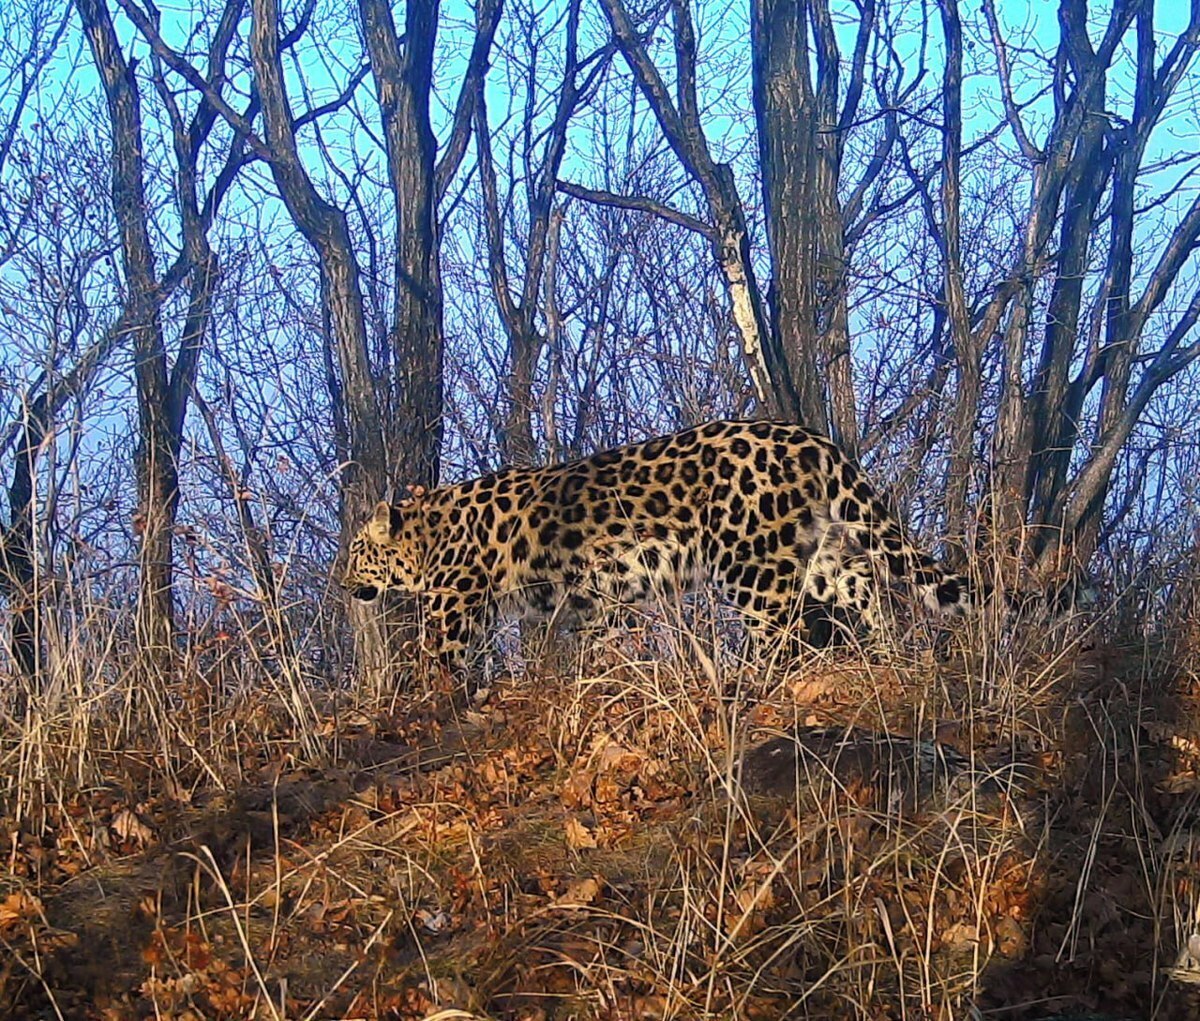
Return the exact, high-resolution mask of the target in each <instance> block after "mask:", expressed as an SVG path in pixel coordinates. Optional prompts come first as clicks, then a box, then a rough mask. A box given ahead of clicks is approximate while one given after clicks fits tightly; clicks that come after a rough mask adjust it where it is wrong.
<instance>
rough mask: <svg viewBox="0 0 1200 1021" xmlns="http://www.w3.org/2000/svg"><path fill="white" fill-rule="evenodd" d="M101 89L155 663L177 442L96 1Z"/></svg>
mask: <svg viewBox="0 0 1200 1021" xmlns="http://www.w3.org/2000/svg"><path fill="white" fill-rule="evenodd" d="M76 6H77V8H78V10H79V13H80V17H81V19H82V21H83V26H84V31H85V33H86V35H87V38H88V43H89V45H90V47H91V50H92V56H93V59H94V61H95V64H96V68H97V70H98V71H99V73H100V77H101V81H102V82H103V85H104V92H105V98H106V99H107V103H108V114H109V121H110V124H111V129H112V199H113V208H114V210H115V212H116V218H117V224H118V227H119V229H120V233H121V251H122V263H123V267H124V273H125V288H126V295H125V302H126V308H127V310H128V312H129V315H128V320H129V324H130V333H131V335H132V340H133V345H132V346H133V359H134V362H133V365H134V379H135V383H136V387H137V399H138V426H139V435H140V440H139V444H138V448H137V455H136V459H137V477H138V511H137V519H136V522H135V531H137V532H138V533H139V538H140V547H139V554H138V561H139V569H140V574H139V592H138V607H137V616H136V621H137V635H138V642H139V646H140V647H141V648H142V649H143V650H144V651H146V652H147V653H149V654H150V657H151V660H152V661H154V662H155V663H157V664H158V665H159V666H162V665H164V664H165V662H166V659H165V657H166V655H167V653H168V652H169V650H170V647H171V642H172V635H173V630H174V608H173V602H172V591H171V575H172V563H171V556H172V540H171V530H172V526H173V525H174V521H175V511H176V508H177V506H178V501H179V489H178V474H177V471H178V469H177V465H176V453H177V449H178V447H177V442H176V441H175V438H174V437H173V435H172V429H171V424H172V423H171V420H170V418H171V416H170V414H169V402H170V392H169V386H168V379H167V365H166V347H165V345H164V342H163V334H162V323H161V321H160V318H159V309H160V305H161V299H160V298H159V296H158V292H159V287H158V281H157V279H156V277H155V268H154V253H153V250H152V248H151V245H150V236H149V230H148V227H147V207H146V189H145V180H144V167H143V157H142V152H143V146H142V121H141V110H140V102H139V97H138V90H137V82H136V80H135V78H134V75H133V69H132V68H131V67H130V65H129V64H127V63H126V61H125V58H124V55H123V54H122V52H121V48H120V44H119V42H118V40H117V35H116V31H115V29H114V27H113V24H112V21H111V19H110V18H109V14H108V9H107V8H106V7H105V5H104V2H103V0H76Z"/></svg>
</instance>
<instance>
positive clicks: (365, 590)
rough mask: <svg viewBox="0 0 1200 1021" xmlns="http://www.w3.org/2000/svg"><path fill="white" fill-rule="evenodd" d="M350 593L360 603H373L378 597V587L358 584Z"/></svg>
mask: <svg viewBox="0 0 1200 1021" xmlns="http://www.w3.org/2000/svg"><path fill="white" fill-rule="evenodd" d="M350 594H351V595H352V596H353V597H354V598H355V599H357V600H358V601H359V602H362V603H373V602H375V600H376V599H377V598H378V597H379V589H378V588H376V587H375V586H374V585H359V586H358V587H357V588H355V589H353V590H352V591H351V592H350Z"/></svg>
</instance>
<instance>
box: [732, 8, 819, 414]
mask: <svg viewBox="0 0 1200 1021" xmlns="http://www.w3.org/2000/svg"><path fill="white" fill-rule="evenodd" d="M807 14H808V4H807V3H806V2H804V0H754V4H753V8H752V17H751V37H750V38H751V44H752V47H753V57H752V68H753V73H754V115H755V123H756V125H757V128H758V149H759V161H760V165H761V167H762V187H763V206H764V210H765V212H766V222H767V243H768V246H769V248H770V252H771V266H772V271H773V272H772V279H771V287H770V289H769V291H768V299H769V303H770V312H771V326H772V330H773V332H774V334H775V336H776V337H778V339H779V343H780V345H781V346H782V348H783V351H784V353H785V357H786V359H787V364H788V367H789V370H790V374H791V377H792V379H793V380H795V383H796V390H797V398H798V401H799V405H800V413H801V416H802V420H803V421H804V423H805V424H806V425H808V426H809V427H810V428H813V429H817V430H819V431H821V432H825V431H827V430H828V427H829V421H828V416H827V415H826V410H825V387H824V385H823V381H822V374H821V373H820V372H819V371H818V364H819V351H820V334H819V326H818V322H817V306H818V295H817V292H818V282H817V276H818V273H817V262H818V258H817V252H818V250H819V248H820V244H821V240H820V237H819V235H820V233H821V228H822V226H823V224H822V223H821V216H822V215H823V212H824V211H823V210H821V211H818V214H817V215H815V216H814V215H813V213H814V210H816V209H817V187H816V177H817V162H818V159H819V156H818V152H817V148H818V142H817V131H818V122H817V117H816V111H815V109H814V106H815V100H814V97H813V91H812V84H811V81H810V74H809V66H808V65H809V45H808V25H807V21H806V19H807Z"/></svg>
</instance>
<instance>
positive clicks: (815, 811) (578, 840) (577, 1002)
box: [0, 628, 1200, 1021]
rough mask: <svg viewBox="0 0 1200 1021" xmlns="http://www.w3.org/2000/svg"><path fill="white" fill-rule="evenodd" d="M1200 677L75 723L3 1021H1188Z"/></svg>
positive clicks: (829, 680) (1149, 670) (852, 682)
mask: <svg viewBox="0 0 1200 1021" xmlns="http://www.w3.org/2000/svg"><path fill="white" fill-rule="evenodd" d="M1100 630H1105V629H1103V628H1101V629H1100ZM230 641H232V640H230ZM962 645H963V648H964V649H966V648H969V645H970V640H969V639H967V640H966V641H964V642H962ZM1195 652H1196V650H1194V649H1192V650H1189V649H1188V648H1187V646H1186V643H1184V644H1180V643H1179V642H1172V643H1170V644H1168V643H1165V642H1161V641H1160V642H1157V643H1143V644H1140V645H1137V646H1136V647H1135V646H1133V645H1129V644H1119V643H1114V644H1105V643H1104V642H1101V641H1099V640H1097V639H1095V637H1094V635H1093V637H1092V638H1090V639H1089V640H1087V641H1086V642H1082V643H1081V642H1078V641H1076V643H1075V644H1068V645H1066V646H1060V649H1059V652H1058V653H1049V652H1036V651H1034V650H1033V649H1032V648H1030V649H1023V650H1021V651H1020V652H1019V653H1014V652H1011V650H1010V651H1009V652H1007V653H1006V654H1005V656H1003V657H1001V656H999V655H993V656H991V657H989V658H988V659H989V661H988V662H981V661H980V657H978V656H977V655H966V654H964V653H963V652H962V651H961V650H960V651H959V652H957V653H955V652H951V654H950V655H949V656H948V657H944V656H937V657H935V656H933V655H932V654H928V655H923V656H918V657H916V658H915V659H914V658H912V657H911V656H910V657H909V659H908V660H906V661H901V660H888V659H887V658H886V657H885V658H883V660H882V661H881V660H880V657H878V656H876V657H874V659H873V660H871V661H868V660H867V659H866V658H864V657H863V656H862V655H861V654H856V653H852V652H847V651H841V652H828V653H821V654H814V655H813V656H812V657H810V658H808V659H806V660H805V662H804V663H802V664H800V665H798V666H797V667H795V668H793V669H791V670H789V671H782V670H779V669H752V668H748V667H742V668H739V669H733V668H721V669H718V668H717V667H714V666H713V665H712V664H711V663H709V665H708V666H707V668H705V667H704V666H702V665H699V664H697V663H696V661H695V657H694V656H688V655H686V654H680V655H678V656H674V657H672V656H666V655H663V653H662V650H661V649H659V650H654V649H650V648H648V647H647V648H645V649H642V650H639V649H637V648H633V647H631V646H630V643H629V642H628V641H627V642H626V643H625V645H624V647H623V648H622V649H621V651H620V654H619V655H611V654H608V653H606V652H605V651H603V650H599V651H597V650H592V655H591V656H590V657H589V658H590V662H589V664H588V666H587V667H586V669H585V668H578V669H572V670H567V671H562V672H560V673H558V674H556V675H555V676H533V675H522V676H519V677H515V678H514V677H507V676H505V677H501V678H499V679H497V680H496V681H495V682H494V683H493V684H492V685H491V687H490V688H489V689H487V690H485V691H483V692H481V693H479V695H478V697H476V698H474V699H472V700H470V701H469V702H468V700H467V699H466V698H465V697H458V696H455V695H453V694H452V690H453V686H452V685H451V684H450V682H449V679H448V678H443V679H442V680H441V681H440V682H439V683H437V684H434V685H432V686H430V689H429V690H426V691H425V693H424V694H421V695H414V694H409V695H394V696H393V697H391V698H389V699H386V700H385V699H382V698H381V699H379V700H376V701H371V700H368V699H366V698H364V697H362V696H361V695H359V696H354V697H352V696H350V695H348V694H345V693H343V694H340V695H337V696H335V695H333V694H330V693H318V692H314V691H312V690H304V691H301V690H298V689H296V688H291V687H288V686H287V685H286V684H283V683H276V684H274V685H257V686H245V687H242V688H240V689H238V690H230V688H229V686H228V685H227V684H226V683H225V682H223V681H222V680H221V673H222V667H221V663H220V662H218V663H217V664H216V665H215V666H213V665H211V664H210V665H209V666H208V667H205V668H204V669H201V668H200V667H199V666H195V665H193V666H191V667H186V668H181V670H180V671H179V673H178V677H177V680H175V681H173V682H172V683H171V684H170V685H169V686H168V687H167V690H165V691H161V692H159V693H158V696H157V697H156V699H154V700H153V701H154V702H155V704H156V705H158V706H159V707H160V708H159V710H158V711H152V712H143V711H141V710H139V709H138V708H137V706H136V705H134V704H133V703H134V702H135V701H136V700H135V699H133V700H130V701H128V702H126V703H124V704H122V703H121V702H120V698H121V697H126V698H128V692H127V690H126V691H125V695H123V696H122V695H121V694H120V692H119V691H118V692H117V693H114V691H113V690H110V691H108V692H107V693H103V692H102V693H100V694H99V695H97V696H95V704H94V705H90V706H87V707H84V708H80V707H78V706H77V707H76V708H75V709H74V710H72V708H71V705H70V703H71V700H70V699H69V698H63V699H61V700H60V703H59V704H60V705H61V707H62V708H61V709H60V710H58V712H57V715H46V714H42V713H41V712H39V714H38V715H37V716H36V717H27V718H25V719H24V720H23V721H21V722H20V723H19V724H18V723H17V722H16V721H12V720H10V721H9V722H8V723H7V724H5V726H6V728H7V729H6V731H5V732H4V734H3V738H2V740H3V744H2V746H0V752H2V755H3V758H2V759H0V762H2V763H3V765H2V766H0V779H2V780H3V782H4V788H3V789H4V790H5V791H6V792H7V793H6V794H5V800H4V801H3V802H0V813H2V814H0V829H2V833H3V838H4V855H5V859H4V864H3V871H2V872H0V943H2V946H3V950H4V952H3V953H0V962H2V963H0V1016H9V1017H14V1018H52V1017H61V1018H106V1019H114V1021H115V1019H122V1018H148V1017H157V1018H173V1019H184V1018H248V1017H256V1018H275V1019H282V1018H289V1019H290V1018H297V1019H299V1018H405V1019H407V1018H423V1017H436V1018H440V1019H446V1021H450V1019H470V1018H476V1017H478V1018H485V1019H486V1018H495V1019H514V1021H516V1019H522V1021H540V1019H544V1021H562V1019H581V1021H582V1019H596V1021H601V1019H605V1021H617V1019H622V1021H624V1019H629V1021H634V1019H643V1018H645V1019H668V1018H678V1019H692V1018H730V1019H735V1018H736V1019H760V1018H761V1019H775V1018H791V1017H796V1018H831V1019H832V1018H864V1019H881V1021H882V1019H901V1018H903V1019H934V1018H936V1019H946V1021H951V1019H954V1021H957V1019H966V1018H997V1019H1005V1021H1007V1019H1014V1021H1019V1019H1027V1018H1035V1017H1046V1016H1053V1015H1060V1014H1063V1015H1065V1014H1069V1013H1070V1012H1073V1011H1074V1012H1080V1011H1085V1010H1093V1011H1102V1012H1103V1013H1104V1015H1105V1016H1106V1017H1114V1018H1120V1017H1130V1018H1150V1017H1153V1018H1162V1019H1175V1018H1179V1019H1183V1018H1196V1017H1200V995H1197V992H1196V990H1197V989H1200V986H1196V985H1193V984H1190V983H1189V982H1187V981H1183V980H1181V979H1186V978H1188V977H1189V976H1188V975H1187V974H1185V973H1184V972H1181V971H1176V972H1174V975H1175V977H1172V969H1173V968H1175V967H1176V966H1177V965H1178V964H1179V963H1180V959H1179V957H1178V954H1179V948H1180V946H1181V944H1186V941H1187V938H1188V935H1189V934H1190V933H1191V932H1192V931H1193V928H1194V927H1195V926H1200V923H1196V922H1194V921H1193V917H1192V911H1193V910H1194V908H1195V906H1196V904H1197V902H1198V898H1200V825H1198V824H1197V818H1198V813H1197V810H1196V806H1197V800H1198V797H1200V772H1198V771H1200V683H1198V681H1197V676H1196V673H1195V670H1194V664H1195V662H1196V656H1195ZM224 655H225V656H226V657H227V659H226V660H225V662H235V661H238V660H239V659H242V658H244V651H241V652H240V651H239V650H238V649H236V648H232V649H227V650H226V652H225V653H224ZM701 659H703V657H701ZM1189 664H1191V666H1189ZM122 690H124V689H122ZM164 707H165V711H164ZM97 721H103V722H97ZM1184 963H1185V964H1186V963H1187V962H1186V959H1184Z"/></svg>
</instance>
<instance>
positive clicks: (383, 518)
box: [367, 500, 392, 542]
mask: <svg viewBox="0 0 1200 1021" xmlns="http://www.w3.org/2000/svg"><path fill="white" fill-rule="evenodd" d="M367 535H369V536H370V537H371V538H372V539H373V540H374V541H375V542H387V541H388V540H389V539H391V537H392V506H391V504H389V503H388V502H387V500H380V501H379V503H377V504H376V505H375V513H374V514H372V515H371V520H370V521H368V522H367Z"/></svg>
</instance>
